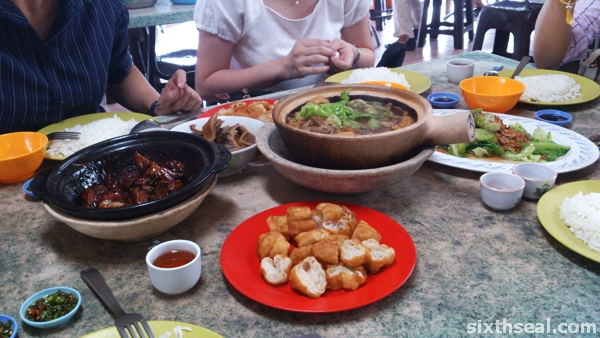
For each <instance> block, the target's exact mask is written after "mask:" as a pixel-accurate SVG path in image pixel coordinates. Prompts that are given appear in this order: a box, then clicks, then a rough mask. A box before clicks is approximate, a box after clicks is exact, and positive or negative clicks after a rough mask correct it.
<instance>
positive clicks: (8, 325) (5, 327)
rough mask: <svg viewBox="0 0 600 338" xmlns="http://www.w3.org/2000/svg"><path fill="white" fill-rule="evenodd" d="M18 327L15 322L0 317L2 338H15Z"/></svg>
mask: <svg viewBox="0 0 600 338" xmlns="http://www.w3.org/2000/svg"><path fill="white" fill-rule="evenodd" d="M18 330H19V327H18V325H17V321H16V320H15V319H14V318H13V317H11V316H8V315H0V336H2V335H3V334H4V336H2V337H8V338H15V337H16V336H17V331H18Z"/></svg>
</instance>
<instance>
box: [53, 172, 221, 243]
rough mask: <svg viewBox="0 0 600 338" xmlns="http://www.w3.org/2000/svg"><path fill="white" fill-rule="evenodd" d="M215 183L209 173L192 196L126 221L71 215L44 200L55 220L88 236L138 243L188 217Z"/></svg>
mask: <svg viewBox="0 0 600 338" xmlns="http://www.w3.org/2000/svg"><path fill="white" fill-rule="evenodd" d="M216 184H217V176H216V175H212V176H211V177H210V178H209V179H208V180H207V182H206V184H205V185H204V186H203V187H202V189H200V190H199V191H198V192H197V193H196V194H195V195H193V196H192V197H190V198H188V199H187V200H184V201H183V202H181V203H179V204H176V205H174V206H172V207H170V208H167V209H165V210H161V211H156V212H153V213H150V214H147V215H144V216H140V217H136V218H132V219H126V220H94V219H84V218H79V217H74V216H72V215H69V214H67V213H64V212H62V211H60V210H58V209H57V208H56V207H54V206H53V205H52V204H49V203H44V208H45V209H46V211H47V212H48V213H49V214H50V215H51V216H52V217H54V218H55V219H56V220H58V221H60V222H63V223H65V224H66V225H68V226H69V227H71V228H73V229H74V230H76V231H78V232H80V233H82V234H84V235H88V236H91V237H95V238H100V239H108V240H113V241H121V242H138V241H143V240H146V239H148V238H152V237H154V236H157V235H160V234H162V233H163V232H165V231H167V230H169V229H170V228H172V227H173V226H175V225H177V224H179V223H180V222H181V221H183V220H184V219H186V218H187V217H188V216H190V215H191V214H192V213H193V212H194V211H195V210H196V209H198V207H199V206H200V204H201V203H202V201H204V199H205V198H206V196H208V194H210V192H211V191H212V189H213V188H214V187H215V185H216Z"/></svg>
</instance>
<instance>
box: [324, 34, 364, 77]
mask: <svg viewBox="0 0 600 338" xmlns="http://www.w3.org/2000/svg"><path fill="white" fill-rule="evenodd" d="M331 46H332V47H333V49H335V51H336V52H337V53H339V56H335V55H334V56H333V57H331V58H330V60H329V62H330V63H331V66H332V67H333V68H336V69H338V70H348V69H351V68H352V65H353V64H354V60H355V59H356V58H357V57H358V55H357V52H356V47H354V45H352V44H350V43H348V42H346V41H344V40H340V39H335V40H333V41H332V42H331ZM336 55H338V54H336Z"/></svg>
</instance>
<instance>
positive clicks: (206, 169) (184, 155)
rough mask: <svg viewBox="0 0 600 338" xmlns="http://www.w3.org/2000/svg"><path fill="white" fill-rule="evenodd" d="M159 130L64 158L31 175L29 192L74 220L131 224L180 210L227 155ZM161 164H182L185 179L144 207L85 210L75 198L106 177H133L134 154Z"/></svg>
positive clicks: (216, 147)
mask: <svg viewBox="0 0 600 338" xmlns="http://www.w3.org/2000/svg"><path fill="white" fill-rule="evenodd" d="M173 134H174V133H173V132H170V131H160V132H158V131H157V132H148V133H139V134H133V135H126V136H120V137H116V138H113V139H109V140H106V141H103V142H100V143H97V144H94V145H92V146H89V147H86V148H84V149H82V150H80V151H78V152H76V153H75V154H73V155H71V156H69V157H68V158H67V159H65V160H64V161H63V162H61V164H60V166H58V167H57V168H55V169H53V170H50V171H46V172H43V173H41V174H39V175H37V176H36V177H35V178H34V180H33V181H32V182H31V184H30V186H29V187H30V189H31V190H32V192H33V193H34V195H35V196H36V197H37V198H40V199H42V200H43V201H44V202H46V203H47V204H49V205H51V206H52V208H53V209H54V210H57V211H59V212H61V213H63V214H66V215H69V216H71V217H73V218H77V219H85V220H98V221H114V220H134V219H137V218H139V217H143V216H148V215H153V214H156V213H158V212H160V211H163V210H166V209H168V208H172V207H175V206H177V205H181V203H183V202H185V201H187V200H189V199H190V198H191V197H192V196H194V195H197V193H198V192H199V191H200V190H201V189H202V188H203V187H204V185H205V183H206V181H207V180H208V179H209V178H210V177H212V176H213V174H217V173H219V172H220V171H222V170H224V169H225V168H226V167H227V164H228V163H229V159H230V158H231V153H230V152H229V151H228V150H226V149H225V147H223V146H221V145H218V144H214V143H210V142H208V141H207V140H205V139H204V138H202V137H200V136H197V135H192V134H181V135H179V136H178V137H174V135H173ZM136 152H138V153H139V154H141V155H142V156H145V157H147V158H148V159H149V160H151V161H154V162H156V163H158V164H159V165H163V163H166V162H168V161H173V160H176V161H180V162H182V163H184V164H185V166H186V168H187V172H188V174H186V175H185V176H184V177H182V178H181V181H182V182H183V183H184V186H183V188H182V189H180V190H178V191H176V192H174V193H172V194H169V195H167V196H165V197H162V198H159V199H156V200H150V201H148V202H146V203H142V204H137V205H130V206H124V207H120V208H86V207H85V206H83V202H82V198H81V194H82V192H83V191H85V190H86V189H87V188H89V187H91V186H92V185H93V184H96V183H104V182H105V180H106V177H107V176H108V175H109V173H112V175H113V176H115V177H117V178H119V177H122V176H127V172H134V171H135V168H136V163H135V160H134V154H135V153H136Z"/></svg>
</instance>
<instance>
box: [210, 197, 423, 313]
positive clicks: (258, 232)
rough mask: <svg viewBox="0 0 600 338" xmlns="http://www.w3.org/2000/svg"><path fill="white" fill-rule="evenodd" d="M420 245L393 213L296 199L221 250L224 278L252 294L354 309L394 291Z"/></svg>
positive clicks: (305, 305) (259, 218)
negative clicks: (417, 246) (392, 216)
mask: <svg viewBox="0 0 600 338" xmlns="http://www.w3.org/2000/svg"><path fill="white" fill-rule="evenodd" d="M416 258H417V257H416V249H415V245H414V242H413V241H412V238H411V237H410V235H409V234H408V232H406V230H405V229H404V228H403V227H402V226H401V225H400V224H398V223H397V222H396V221H394V220H393V219H392V218H390V217H388V216H386V215H385V214H382V213H380V212H378V211H375V210H373V209H370V208H367V207H363V206H360V205H355V204H350V203H338V202H326V201H323V202H319V201H314V202H297V203H290V204H285V205H280V206H278V207H274V208H271V209H268V210H265V211H262V212H260V213H258V214H256V215H254V216H252V217H250V218H248V219H247V220H245V221H244V222H242V223H241V224H240V225H238V226H237V227H236V228H235V229H234V230H233V231H232V232H231V233H230V234H229V236H228V237H227V239H226V240H225V242H224V243H223V247H222V249H221V266H222V269H223V274H224V275H225V278H227V280H228V281H229V282H230V283H231V285H232V286H233V287H234V288H236V289H237V290H238V291H239V292H240V293H242V294H243V295H245V296H246V297H248V298H250V299H252V300H254V301H256V302H259V303H261V304H264V305H267V306H270V307H274V308H278V309H282V310H288V311H294V312H308V313H326V312H337V311H345V310H350V309H355V308H358V307H361V306H364V305H367V304H371V303H373V302H376V301H378V300H380V299H382V298H384V297H386V296H388V295H390V294H391V293H393V292H394V291H396V290H397V289H398V288H399V287H400V286H402V284H404V282H405V281H406V280H407V279H408V277H409V276H410V275H411V273H412V271H413V269H414V266H415V262H416Z"/></svg>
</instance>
